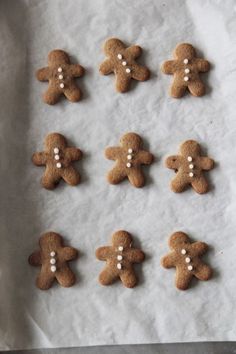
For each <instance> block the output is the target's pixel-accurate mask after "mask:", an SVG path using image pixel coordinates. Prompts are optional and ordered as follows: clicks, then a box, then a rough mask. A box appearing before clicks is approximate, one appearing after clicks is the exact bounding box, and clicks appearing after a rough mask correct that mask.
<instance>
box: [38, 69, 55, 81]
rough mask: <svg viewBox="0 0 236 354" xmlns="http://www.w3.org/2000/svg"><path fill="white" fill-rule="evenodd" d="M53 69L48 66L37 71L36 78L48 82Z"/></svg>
mask: <svg viewBox="0 0 236 354" xmlns="http://www.w3.org/2000/svg"><path fill="white" fill-rule="evenodd" d="M51 72H52V71H51V69H50V68H49V67H48V66H47V67H45V68H41V69H39V70H37V71H36V78H37V79H38V80H39V81H48V80H49V79H50V77H51Z"/></svg>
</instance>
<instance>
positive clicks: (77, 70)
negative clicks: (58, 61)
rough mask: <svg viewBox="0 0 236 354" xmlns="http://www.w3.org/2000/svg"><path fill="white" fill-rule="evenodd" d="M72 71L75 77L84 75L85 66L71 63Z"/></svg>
mask: <svg viewBox="0 0 236 354" xmlns="http://www.w3.org/2000/svg"><path fill="white" fill-rule="evenodd" d="M70 72H71V75H72V76H74V77H81V76H83V75H84V72H85V70H84V68H83V66H81V65H79V64H71V65H70Z"/></svg>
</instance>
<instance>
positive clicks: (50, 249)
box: [29, 232, 78, 290]
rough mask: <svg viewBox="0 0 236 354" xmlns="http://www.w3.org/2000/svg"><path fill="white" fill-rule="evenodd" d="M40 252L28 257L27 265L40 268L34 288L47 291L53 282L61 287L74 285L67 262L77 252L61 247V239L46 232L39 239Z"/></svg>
mask: <svg viewBox="0 0 236 354" xmlns="http://www.w3.org/2000/svg"><path fill="white" fill-rule="evenodd" d="M39 246H40V250H38V251H35V252H34V253H32V254H31V256H30V257H29V264H30V265H32V266H40V267H41V270H40V273H39V275H38V277H37V280H36V286H37V287H38V288H39V289H41V290H47V289H49V288H50V287H51V286H52V284H53V282H54V280H57V281H58V283H59V284H60V285H61V286H63V287H70V286H72V285H74V283H75V275H74V273H73V272H72V270H71V269H70V268H69V265H68V262H69V261H72V260H74V259H76V258H77V256H78V251H77V250H76V249H75V248H72V247H64V246H63V238H62V236H60V235H59V234H57V233H55V232H47V233H45V234H44V235H42V236H41V237H40V239H39Z"/></svg>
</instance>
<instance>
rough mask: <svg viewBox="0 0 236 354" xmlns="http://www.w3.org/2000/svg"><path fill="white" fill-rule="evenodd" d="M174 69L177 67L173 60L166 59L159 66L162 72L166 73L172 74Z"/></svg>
mask: <svg viewBox="0 0 236 354" xmlns="http://www.w3.org/2000/svg"><path fill="white" fill-rule="evenodd" d="M176 69H177V64H176V61H175V60H167V61H165V62H164V63H163V64H162V66H161V70H162V72H163V73H164V74H167V75H171V74H174V73H175V71H176Z"/></svg>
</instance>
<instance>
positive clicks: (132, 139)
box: [105, 133, 153, 188]
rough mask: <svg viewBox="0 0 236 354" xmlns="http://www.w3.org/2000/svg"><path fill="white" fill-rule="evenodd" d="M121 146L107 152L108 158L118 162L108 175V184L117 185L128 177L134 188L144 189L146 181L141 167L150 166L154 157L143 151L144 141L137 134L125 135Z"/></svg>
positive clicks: (110, 148) (111, 148) (109, 148)
mask: <svg viewBox="0 0 236 354" xmlns="http://www.w3.org/2000/svg"><path fill="white" fill-rule="evenodd" d="M120 145H121V146H120V147H119V146H116V147H108V148H106V150H105V156H106V158H107V159H109V160H115V161H116V164H115V167H114V168H113V169H112V170H111V171H110V172H109V173H108V176H107V180H108V182H109V183H111V184H117V183H119V182H121V181H122V180H124V179H125V178H126V177H127V178H128V179H129V181H130V183H131V184H132V185H133V186H134V187H137V188H140V187H143V186H144V183H145V179H144V175H143V173H142V170H141V165H142V164H144V165H150V164H151V163H152V161H153V155H152V154H151V153H150V152H148V151H145V150H143V149H142V139H141V137H140V136H139V135H138V134H135V133H127V134H125V135H124V136H123V137H122V138H121V139H120Z"/></svg>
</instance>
